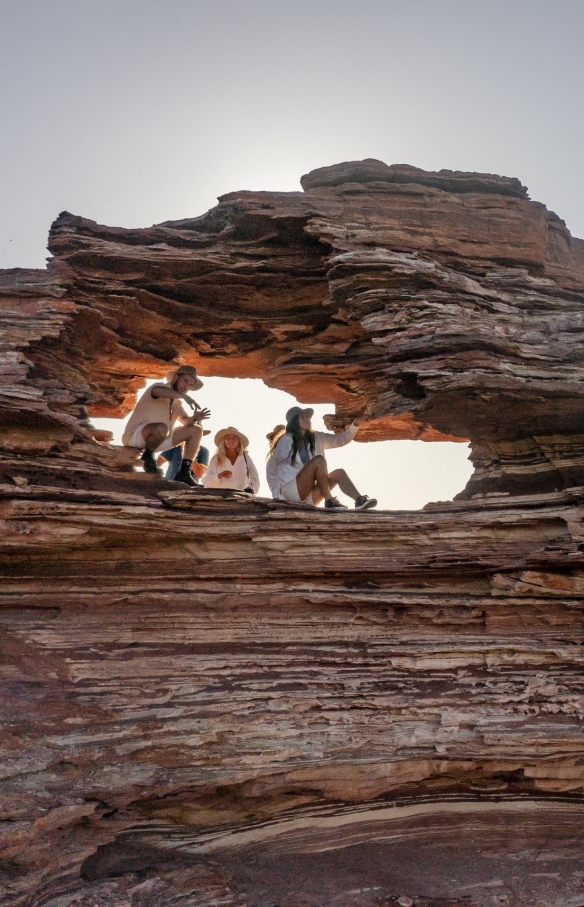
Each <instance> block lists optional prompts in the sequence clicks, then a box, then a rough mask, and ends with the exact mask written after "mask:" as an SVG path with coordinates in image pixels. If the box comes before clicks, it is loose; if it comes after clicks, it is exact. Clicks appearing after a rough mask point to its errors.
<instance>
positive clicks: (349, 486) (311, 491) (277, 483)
mask: <svg viewBox="0 0 584 907" xmlns="http://www.w3.org/2000/svg"><path fill="white" fill-rule="evenodd" d="M313 415H314V410H313V409H310V408H307V409H302V407H300V406H293V407H292V409H289V410H288V412H287V413H286V426H285V428H283V427H282V430H281V431H278V430H276V429H275V430H274V432H272V433H270V434H269V435H268V440H269V441H270V452H269V454H268V466H267V469H266V474H267V479H268V484H269V486H270V488H271V490H272V496H273V497H274V498H277V499H280V500H284V501H290V502H294V503H298V504H299V503H304V504H314V505H315V506H316V505H317V504H320V502H321V501H322V500H323V499H324V506H325V509H326V510H347V508H346V507H345V506H344V504H341V503H340V501H339V500H338V499H337V498H335V497H333V495H332V489H333V488H335V487H336V486H337V485H338V486H339V488H340V490H341V491H342V492H343V493H344V494H346V495H347V496H348V497H350V498H352V499H353V500H354V502H355V509H356V510H368V509H369V508H370V507H375V506H376V504H377V501H376V500H375V499H374V498H370V497H368V496H367V495H366V494H359V492H358V491H357V489H356V487H355V486H354V485H353V483H352V481H351V480H350V478H349V476H348V475H347V473H346V472H345V470H344V469H334V470H333V471H332V472H330V473H329V472H328V468H327V463H326V460H325V457H324V452H325V450H326V449H327V448H331V447H344V446H345V444H348V443H349V442H350V441H352V440H353V438H354V437H355V435H356V434H357V426H358V422H357V421H355V422H353V424H352V425H350V426H349V427H348V428H347V429H345V431H344V432H341V433H340V434H338V435H333V434H328V433H327V432H323V431H313V430H312V422H311V419H312V417H313Z"/></svg>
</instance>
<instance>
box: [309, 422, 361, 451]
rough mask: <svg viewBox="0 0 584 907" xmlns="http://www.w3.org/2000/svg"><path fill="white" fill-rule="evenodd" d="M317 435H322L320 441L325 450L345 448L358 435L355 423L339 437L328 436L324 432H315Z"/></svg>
mask: <svg viewBox="0 0 584 907" xmlns="http://www.w3.org/2000/svg"><path fill="white" fill-rule="evenodd" d="M315 434H318V435H320V440H321V441H322V446H323V447H324V449H325V450H327V449H328V448H330V447H344V446H345V444H348V443H349V442H350V441H352V440H353V438H354V437H355V435H356V434H357V426H356V425H355V424H354V423H353V424H352V425H349V427H348V428H346V429H345V430H344V431H342V432H341V433H340V434H338V435H333V434H328V433H327V432H324V431H319V432H315Z"/></svg>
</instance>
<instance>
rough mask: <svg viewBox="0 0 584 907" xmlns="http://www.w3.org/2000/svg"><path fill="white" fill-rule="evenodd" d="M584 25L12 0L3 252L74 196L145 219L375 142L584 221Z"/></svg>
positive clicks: (442, 7) (536, 19)
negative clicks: (513, 180)
mask: <svg viewBox="0 0 584 907" xmlns="http://www.w3.org/2000/svg"><path fill="white" fill-rule="evenodd" d="M583 41H584V0H358V2H357V0H287V2H285V0H50V2H49V0H0V267H6V268H8V267H17V266H19V267H42V266H43V265H44V260H45V256H46V254H47V253H46V251H45V246H46V239H47V233H48V229H49V227H50V224H51V222H52V221H53V220H54V218H55V217H56V216H57V214H58V213H59V212H60V211H62V210H68V211H71V212H72V213H74V214H79V215H83V216H84V217H88V218H92V219H94V220H97V221H98V222H100V223H104V224H111V225H117V226H124V227H145V226H149V225H151V224H153V223H158V222H161V221H164V220H170V219H175V218H185V217H193V216H196V215H199V214H202V213H203V212H204V211H206V210H207V209H208V208H210V207H212V206H213V205H214V204H215V202H216V198H217V196H218V195H221V194H222V193H225V192H229V191H234V190H237V189H256V190H257V189H273V190H282V191H289V190H297V189H299V188H300V187H299V183H298V180H299V177H300V176H301V175H302V174H303V173H306V172H307V171H309V170H311V169H314V168H316V167H322V166H326V165H330V164H334V163H338V162H340V161H346V160H355V159H361V158H365V157H374V158H379V159H380V160H383V161H385V162H386V163H388V164H392V163H408V164H414V165H415V166H418V167H423V168H424V169H428V170H439V169H441V168H443V167H446V168H450V169H455V170H456V169H458V170H469V171H484V172H491V173H500V174H504V175H506V176H516V177H519V179H520V180H521V181H522V182H523V183H524V184H525V185H527V186H528V189H529V191H530V195H531V197H532V198H534V199H537V200H538V201H542V202H544V203H545V204H546V205H547V206H548V207H549V208H551V209H552V210H554V211H556V213H557V214H559V215H560V217H562V218H563V219H564V220H565V221H566V222H567V225H568V227H569V228H570V230H571V231H572V233H573V234H574V235H576V236H584V205H583V195H584V180H583V177H582V165H581V157H582V147H583V145H584V117H583V115H582V86H583V85H584V54H583V53H582V45H583ZM206 402H207V403H208V404H209V405H211V406H212V402H213V401H212V400H207V401H206ZM325 409H326V407H325ZM329 409H330V408H329ZM247 418H248V420H249V421H250V423H251V422H254V420H255V419H256V416H255V414H254V412H250V413H249V415H248V416H247ZM240 421H241V419H240ZM254 425H255V422H254ZM213 427H214V428H219V427H221V426H220V425H214V426H213ZM239 427H240V428H241V429H242V430H244V429H245V426H243V425H240V426H239ZM269 427H271V426H268V427H267V428H266V426H264V425H263V423H262V425H261V429H262V430H263V429H264V428H265V430H266V431H267V430H268V428H269ZM259 429H260V426H259V425H258V436H259ZM263 434H265V431H263ZM398 446H399V445H398ZM398 446H396V445H395V444H391V445H387V444H384V445H368V446H367V448H368V449H369V448H370V449H371V451H374V450H375V449H376V448H377V449H378V453H377V454H376V456H377V458H378V466H377V467H376V471H377V472H379V471H381V472H384V471H385V472H392V473H393V471H394V465H395V468H396V469H398V470H401V471H402V473H403V468H402V466H401V465H400V464H401V461H400V462H398V461H399V457H397V450H398ZM414 446H415V448H416V449H418V448H420V449H422V448H426V449H428V448H432V449H433V450H434V453H430V452H429V451H428V452H427V453H426V454H424V456H428V457H431V458H434V459H435V458H436V457H438V459H440V458H442V459H444V458H445V457H446V451H447V450H448V449H449V448H451V447H452V446H451V445H436V444H432V445H427V444H426V445H425V444H421V442H416V444H415V445H414ZM352 447H353V448H357V449H358V450H362V449H364V448H365V445H352ZM438 447H441V448H442V451H441V452H440V453H438ZM390 448H391V449H393V450H394V451H395V454H394V453H390V452H389V450H390ZM452 449H453V450H454V448H453V447H452ZM348 450H349V448H347V451H348ZM456 450H457V451H458V453H457V454H456V455H455V460H454V461H453V466H452V469H453V470H454V473H455V474H456V475H457V476H459V477H460V483H459V488H462V487H463V486H464V484H465V481H466V476H463V474H462V472H461V471H460V469H461V467H460V464H459V463H458V460H457V458H458V459H460V453H461V448H460V447H457V448H456ZM370 456H373V453H369V452H368V454H367V457H370ZM394 456H395V457H397V460H396V463H395V464H394V463H393V460H392V459H391V458H392V457H394ZM408 462H409V463H411V462H412V459H411V457H407V458H406V465H407V463H408ZM384 464H385V465H384ZM387 464H389V465H387ZM335 465H338V464H335ZM367 469H368V471H369V473H370V472H371V469H372V466H371V464H370V463H368V466H367ZM444 470H448V467H447V465H445V464H442V465H441V466H440V471H444ZM414 472H415V470H414V469H410V470H409V473H411V474H412V477H413V480H414V484H415V479H416V477H415V475H414ZM406 478H407V481H409V478H408V477H407V476H404V475H403V474H401V473H400V479H402V480H405V479H406ZM384 487H385V486H384ZM370 493H371V492H370ZM387 493H388V494H389V491H388V492H387ZM436 496H437V497H441V495H440V494H439V492H437V494H436ZM432 497H433V495H432V494H430V498H432ZM386 500H389V498H386ZM390 505H391V506H395V505H393V504H387V506H390ZM400 506H401V505H400ZM417 506H419V505H417Z"/></svg>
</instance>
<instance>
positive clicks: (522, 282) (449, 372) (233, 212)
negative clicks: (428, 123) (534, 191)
mask: <svg viewBox="0 0 584 907" xmlns="http://www.w3.org/2000/svg"><path fill="white" fill-rule="evenodd" d="M303 186H304V189H305V191H304V192H289V193H274V192H255V193H254V192H236V193H231V194H229V195H226V196H224V197H223V198H221V199H220V201H219V205H218V206H217V207H216V208H214V209H212V210H211V211H209V212H208V213H207V214H205V215H203V216H202V217H198V218H193V219H189V220H183V221H176V222H168V223H164V224H160V225H158V226H156V227H152V228H148V229H137V230H129V229H120V228H113V227H103V226H99V225H97V224H95V223H94V222H92V221H88V220H85V219H83V218H80V217H74V216H72V215H70V214H67V213H63V214H61V215H60V216H59V218H58V219H57V220H56V221H55V223H54V224H53V226H52V228H51V233H50V237H49V249H50V251H51V253H52V254H53V256H54V257H53V259H52V260H50V262H49V267H48V269H47V272H46V273H43V272H7V274H6V275H5V277H4V281H3V284H4V292H5V294H6V296H5V298H6V297H8V303H7V304H8V305H9V302H10V297H11V296H12V299H13V301H14V305H13V306H12V310H11V311H10V308H9V314H8V319H10V318H11V317H14V312H16V311H17V310H19V311H20V313H21V315H20V318H21V323H20V324H19V326H18V327H19V329H20V330H19V331H18V330H17V331H14V328H12V324H11V325H10V327H11V328H12V331H10V328H9V339H13V337H11V336H10V335H11V333H12V334H13V335H15V336H14V339H13V348H14V353H13V354H12V355H13V359H12V362H13V363H14V364H13V365H12V366H11V367H10V368H9V369H8V375H7V377H8V378H9V379H13V378H14V377H16V376H17V377H18V378H19V379H20V380H19V383H18V384H17V386H16V393H15V391H14V386H13V387H12V390H11V394H12V395H13V396H11V397H8V400H7V398H6V397H4V398H3V401H4V407H3V410H2V412H3V414H4V418H5V420H7V421H8V423H9V424H10V422H11V421H12V422H14V420H15V419H16V421H18V419H17V417H16V416H15V414H14V407H13V403H14V402H15V401H16V405H17V407H18V408H20V405H21V404H20V403H19V402H17V401H18V393H19V391H21V392H22V394H23V395H24V396H23V397H22V399H23V400H25V401H26V400H28V401H29V408H30V409H32V410H34V412H35V413H38V416H39V417H40V414H41V413H42V412H44V413H45V415H46V414H47V412H50V413H55V414H56V415H57V416H59V414H62V415H64V416H65V421H67V417H72V418H73V419H74V420H76V422H77V423H80V424H83V419H84V417H85V414H86V412H87V410H88V409H89V411H90V412H92V413H93V414H94V415H104V414H108V415H114V414H115V415H120V414H122V413H124V412H126V411H127V410H128V408H129V406H130V404H131V400H132V394H133V392H134V390H135V388H136V380H135V379H136V376H145V375H148V376H154V375H156V374H162V373H163V372H164V371H165V370H166V369H167V368H168V365H169V363H173V362H176V361H188V362H191V363H193V364H196V365H197V366H198V367H199V369H200V370H201V371H202V373H203V374H219V375H237V376H239V377H263V378H264V380H266V381H267V382H268V383H269V384H272V385H274V386H277V387H280V388H282V389H284V390H287V391H290V392H291V393H293V394H294V395H295V396H297V397H298V398H299V399H300V400H312V401H319V400H322V401H324V400H329V401H330V400H332V401H334V403H335V404H336V408H337V417H336V420H334V421H335V422H336V424H337V425H342V424H344V423H346V421H347V420H348V419H349V418H350V417H351V416H352V415H354V414H355V413H360V414H363V415H364V416H365V417H366V419H367V420H368V422H367V425H366V426H364V427H363V429H362V432H361V434H360V437H361V439H363V440H366V439H387V438H400V437H401V438H403V437H407V438H416V437H422V438H427V439H431V438H436V439H440V438H441V437H458V438H470V439H471V442H472V446H473V459H474V462H475V465H476V467H477V472H476V474H475V476H474V478H473V480H472V481H471V483H470V486H469V488H468V494H475V493H478V492H484V491H509V492H513V491H522V492H525V491H527V490H529V489H532V490H534V491H536V490H538V489H547V490H552V489H560V488H563V487H566V486H570V485H574V484H578V483H579V482H580V481H581V479H582V469H583V463H582V460H581V457H580V455H579V454H578V452H577V451H578V450H579V447H580V445H581V441H582V435H581V432H580V427H581V409H582V399H581V383H582V374H581V366H580V357H579V353H578V350H579V340H580V336H581V333H582V330H583V315H582V293H583V292H584V243H583V241H582V240H574V239H572V237H571V236H570V234H569V232H568V231H567V229H566V228H565V225H564V224H563V222H562V221H560V220H559V218H557V216H556V215H554V214H551V213H549V212H548V211H547V210H546V209H545V207H544V206H543V205H541V204H539V203H537V202H533V201H530V200H529V198H528V196H527V191H526V189H525V188H524V187H523V186H521V184H520V183H519V182H518V181H517V180H512V179H507V178H503V177H495V176H490V175H482V174H464V173H457V172H454V173H453V172H451V171H441V172H440V173H438V174H432V173H425V172H424V171H420V170H418V169H416V168H413V167H406V166H399V165H395V166H391V167H388V166H387V165H385V164H382V163H381V162H379V161H363V162H355V163H350V164H341V165H337V166H335V167H330V168H323V169H322V170H319V171H314V172H313V173H311V174H308V175H307V176H306V177H304V178H303ZM23 309H24V312H25V313H30V316H29V317H28V318H27V319H26V321H25V319H23V318H22V312H23ZM27 335H28V336H27ZM15 360H18V363H17V362H16V361H15ZM24 405H25V406H26V405H27V404H26V402H25V404H24Z"/></svg>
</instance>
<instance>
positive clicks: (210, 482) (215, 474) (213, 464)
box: [201, 454, 224, 488]
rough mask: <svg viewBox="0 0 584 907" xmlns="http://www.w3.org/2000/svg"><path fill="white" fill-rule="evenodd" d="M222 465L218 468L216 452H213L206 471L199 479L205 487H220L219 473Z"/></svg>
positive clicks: (221, 470)
mask: <svg viewBox="0 0 584 907" xmlns="http://www.w3.org/2000/svg"><path fill="white" fill-rule="evenodd" d="M223 469H224V467H221V468H219V464H218V463H217V454H213V456H212V457H211V459H210V461H209V465H208V467H207V472H206V473H205V475H204V476H203V478H202V479H201V481H202V483H203V485H204V486H205V488H221V479H220V478H219V473H220V472H223Z"/></svg>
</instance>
